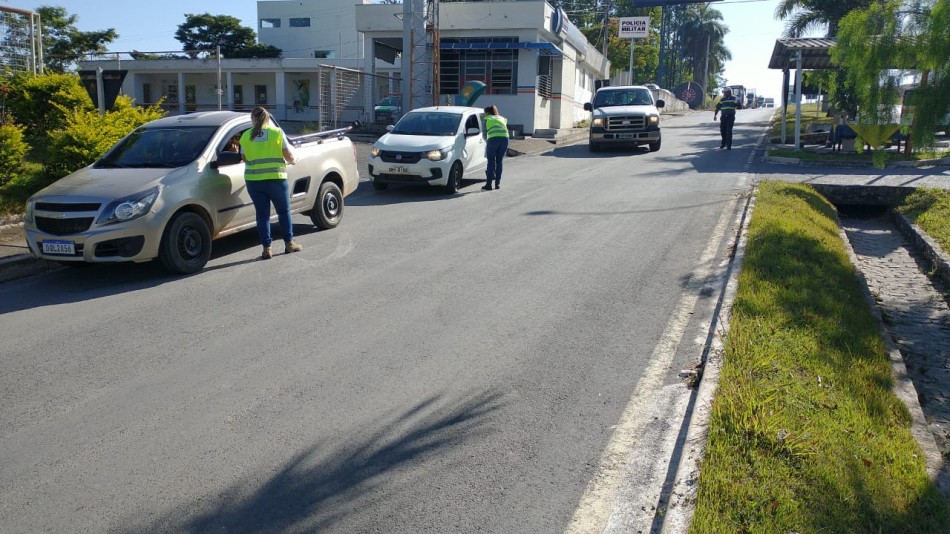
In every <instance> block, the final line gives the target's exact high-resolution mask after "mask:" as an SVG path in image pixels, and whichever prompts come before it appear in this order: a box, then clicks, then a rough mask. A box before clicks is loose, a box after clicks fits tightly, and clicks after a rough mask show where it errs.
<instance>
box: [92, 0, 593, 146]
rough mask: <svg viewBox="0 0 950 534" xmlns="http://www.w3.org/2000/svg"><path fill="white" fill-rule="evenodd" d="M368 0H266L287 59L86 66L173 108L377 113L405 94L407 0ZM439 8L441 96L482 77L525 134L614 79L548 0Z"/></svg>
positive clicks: (263, 26) (337, 115) (141, 97)
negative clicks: (384, 0) (394, 0)
mask: <svg viewBox="0 0 950 534" xmlns="http://www.w3.org/2000/svg"><path fill="white" fill-rule="evenodd" d="M368 2H369V0H297V1H260V2H258V3H257V15H258V20H257V28H256V31H257V32H258V40H259V42H260V43H262V44H266V45H272V46H275V47H277V48H280V49H281V50H282V51H283V57H282V58H280V59H224V60H221V61H220V62H219V61H217V60H213V59H196V60H191V59H154V60H122V61H118V60H100V61H86V62H82V63H81V64H80V69H83V70H93V71H94V70H96V69H97V68H102V69H105V70H113V69H121V70H125V71H127V75H126V78H125V81H124V82H123V91H124V92H125V93H127V94H129V95H131V96H132V97H133V98H135V100H136V102H137V103H139V104H152V103H155V102H157V101H159V99H160V98H164V99H165V100H164V102H163V105H164V106H165V107H166V109H168V110H169V112H171V113H173V114H179V113H188V112H190V111H197V110H209V109H219V106H220V108H223V109H250V108H252V107H253V106H256V105H264V106H266V107H268V108H269V109H270V110H271V111H272V112H273V113H274V114H275V116H276V117H277V118H278V119H281V120H285V121H305V122H319V123H320V124H321V125H327V124H329V123H331V122H335V121H348V120H352V119H360V120H363V121H372V120H373V117H372V108H373V105H374V104H375V103H376V102H377V101H378V100H379V99H380V98H381V97H382V96H385V95H388V94H399V93H401V92H403V90H402V89H401V85H402V84H401V83H400V81H401V75H400V73H401V65H400V64H399V61H400V60H399V57H400V54H401V52H402V49H403V38H402V35H403V22H402V20H401V18H402V17H401V15H402V10H403V6H402V5H398V4H397V5H394V4H369V3H368ZM439 10H440V12H439V35H440V47H439V48H440V56H441V58H440V59H441V60H440V63H439V74H440V75H439V79H438V83H437V84H433V87H435V86H437V87H438V88H439V94H438V95H434V94H433V95H432V97H433V100H432V102H433V103H435V102H448V101H453V102H454V99H455V97H456V95H457V94H458V93H459V92H460V90H461V86H462V85H463V84H464V83H465V82H466V81H470V80H479V81H482V82H484V83H485V84H486V90H485V93H484V94H483V95H482V96H481V97H480V98H479V100H478V101H477V103H476V104H475V105H478V106H485V105H488V104H495V105H497V106H498V107H499V109H500V110H501V112H502V114H504V115H505V116H506V117H507V118H508V121H509V124H511V125H520V126H521V127H522V128H523V131H524V133H527V134H530V133H533V132H535V131H536V130H548V129H558V128H569V127H572V126H574V125H575V124H576V123H577V122H580V121H582V120H585V119H587V117H588V113H587V112H585V111H584V110H583V107H582V106H583V103H584V102H587V101H589V100H590V96H591V94H592V92H593V91H594V89H595V80H603V79H606V78H608V75H609V62H608V61H607V60H606V59H605V58H604V57H603V56H602V55H601V54H600V53H599V52H598V51H597V50H595V49H593V47H591V46H590V45H589V44H588V43H587V40H586V39H585V38H584V36H583V35H582V34H581V33H580V31H578V30H577V28H576V27H575V26H574V25H573V24H571V23H570V21H568V20H567V16H566V15H565V14H564V13H563V12H562V11H560V10H558V9H556V8H554V7H552V6H551V5H549V4H548V3H547V2H546V1H544V0H500V1H492V2H478V1H476V2H449V3H442V4H440V8H439ZM219 87H221V88H222V90H221V92H220V96H219V92H218V88H219ZM219 102H220V104H219Z"/></svg>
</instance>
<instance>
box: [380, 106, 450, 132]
mask: <svg viewBox="0 0 950 534" xmlns="http://www.w3.org/2000/svg"><path fill="white" fill-rule="evenodd" d="M460 122H462V116H461V115H459V114H458V113H446V112H444V111H410V112H409V113H407V114H405V115H403V116H402V118H401V119H399V122H397V123H396V126H394V127H393V129H392V133H394V134H402V135H455V134H457V133H458V131H459V123H460Z"/></svg>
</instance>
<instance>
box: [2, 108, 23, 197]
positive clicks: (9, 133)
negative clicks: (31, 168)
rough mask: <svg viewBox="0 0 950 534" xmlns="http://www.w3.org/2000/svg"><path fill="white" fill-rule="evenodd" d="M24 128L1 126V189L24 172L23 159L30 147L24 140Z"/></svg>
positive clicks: (9, 125)
mask: <svg viewBox="0 0 950 534" xmlns="http://www.w3.org/2000/svg"><path fill="white" fill-rule="evenodd" d="M23 129H24V128H23V127H22V126H17V125H16V124H12V123H8V124H0V187H3V186H4V185H6V184H7V183H9V182H11V181H13V180H14V179H16V178H17V177H19V176H20V174H21V173H22V171H23V158H24V157H26V153H27V152H29V151H30V145H28V144H27V143H26V141H24V140H23Z"/></svg>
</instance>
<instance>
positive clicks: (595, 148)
mask: <svg viewBox="0 0 950 534" xmlns="http://www.w3.org/2000/svg"><path fill="white" fill-rule="evenodd" d="M587 148H589V149H590V151H591V152H600V145H598V144H597V143H591V144H589V145H588V146H587Z"/></svg>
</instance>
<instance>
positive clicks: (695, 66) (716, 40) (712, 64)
mask: <svg viewBox="0 0 950 534" xmlns="http://www.w3.org/2000/svg"><path fill="white" fill-rule="evenodd" d="M722 20H723V19H722V13H721V12H720V11H719V10H717V9H713V8H711V7H709V4H692V5H690V6H688V7H687V9H686V18H685V20H684V21H683V26H682V28H681V29H680V31H681V32H682V35H683V42H684V49H685V54H686V57H687V59H688V61H689V62H690V67H691V69H692V73H693V80H696V81H698V82H699V83H701V84H703V86H704V88H705V89H706V92H707V93H708V92H709V89H710V88H709V87H706V86H708V85H709V80H713V81H715V80H716V75H717V74H720V73H721V72H722V69H723V67H724V66H725V63H726V61H728V60H730V59H732V54H731V53H730V52H729V49H728V48H726V45H725V37H726V34H727V33H729V27H728V26H726V25H725V24H723V23H722ZM717 85H718V84H717Z"/></svg>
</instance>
